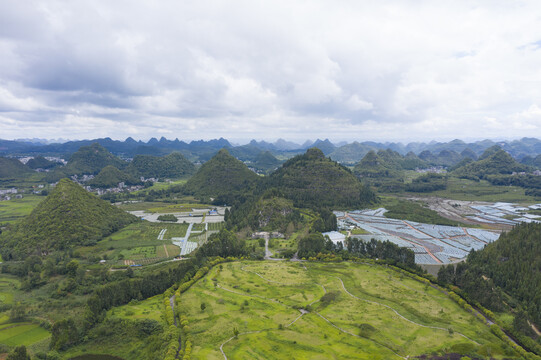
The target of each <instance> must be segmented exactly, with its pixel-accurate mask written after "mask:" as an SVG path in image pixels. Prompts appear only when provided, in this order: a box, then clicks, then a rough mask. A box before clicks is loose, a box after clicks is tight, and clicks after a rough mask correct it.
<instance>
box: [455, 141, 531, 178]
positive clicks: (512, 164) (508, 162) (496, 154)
mask: <svg viewBox="0 0 541 360" xmlns="http://www.w3.org/2000/svg"><path fill="white" fill-rule="evenodd" d="M528 170H530V168H529V167H528V166H526V165H523V164H520V163H518V162H517V161H515V159H513V158H512V157H511V155H509V154H508V153H506V152H505V151H504V150H502V149H500V148H498V147H497V146H495V147H491V148H489V149H487V150H486V151H485V153H484V154H483V155H481V156H480V157H479V160H477V161H474V162H470V163H468V164H466V165H464V166H462V167H460V168H458V169H456V170H455V171H454V174H455V175H456V176H459V177H467V178H475V177H477V178H481V179H483V178H485V177H486V176H487V175H499V174H511V173H513V172H521V171H528Z"/></svg>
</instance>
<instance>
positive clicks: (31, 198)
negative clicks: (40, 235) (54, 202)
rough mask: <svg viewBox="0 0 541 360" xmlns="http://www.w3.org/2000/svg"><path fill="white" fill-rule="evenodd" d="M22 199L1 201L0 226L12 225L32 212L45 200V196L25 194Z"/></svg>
mask: <svg viewBox="0 0 541 360" xmlns="http://www.w3.org/2000/svg"><path fill="white" fill-rule="evenodd" d="M23 195H24V197H23V198H22V199H15V196H13V198H14V199H12V200H9V201H0V224H2V223H12V222H14V221H17V220H19V219H21V218H23V217H25V216H27V215H28V214H30V213H31V212H32V210H33V209H34V208H35V207H36V206H37V205H38V204H39V203H40V202H41V201H42V200H43V199H45V196H39V195H26V194H23Z"/></svg>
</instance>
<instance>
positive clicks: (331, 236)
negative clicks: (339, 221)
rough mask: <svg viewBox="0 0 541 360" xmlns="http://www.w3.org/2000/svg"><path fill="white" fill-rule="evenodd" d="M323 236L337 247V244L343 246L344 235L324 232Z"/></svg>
mask: <svg viewBox="0 0 541 360" xmlns="http://www.w3.org/2000/svg"><path fill="white" fill-rule="evenodd" d="M323 236H328V237H329V239H331V241H332V242H333V243H334V244H335V245H337V244H338V243H339V242H341V243H342V245H345V242H346V235H344V234H342V233H339V232H338V231H329V232H325V233H323Z"/></svg>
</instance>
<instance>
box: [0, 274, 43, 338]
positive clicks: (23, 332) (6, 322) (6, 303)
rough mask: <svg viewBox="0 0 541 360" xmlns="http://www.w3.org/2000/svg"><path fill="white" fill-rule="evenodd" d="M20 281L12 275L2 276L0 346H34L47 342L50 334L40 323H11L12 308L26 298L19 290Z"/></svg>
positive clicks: (0, 283) (0, 285) (0, 278)
mask: <svg viewBox="0 0 541 360" xmlns="http://www.w3.org/2000/svg"><path fill="white" fill-rule="evenodd" d="M19 287H20V282H19V280H18V279H17V278H16V277H14V276H11V275H6V274H1V275H0V307H1V308H2V309H4V310H2V311H0V344H4V345H7V346H9V347H16V346H19V345H25V346H32V345H34V344H38V343H40V342H43V341H47V340H46V339H48V338H49V336H50V333H49V332H48V331H47V330H45V329H44V328H42V327H40V326H39V324H38V323H36V322H32V321H29V320H30V319H26V321H21V322H12V321H10V308H11V306H14V305H15V304H16V303H17V302H19V300H20V299H21V298H22V297H24V294H23V293H22V292H21V291H20V290H19Z"/></svg>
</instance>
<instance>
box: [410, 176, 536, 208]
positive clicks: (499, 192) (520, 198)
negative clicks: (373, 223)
mask: <svg viewBox="0 0 541 360" xmlns="http://www.w3.org/2000/svg"><path fill="white" fill-rule="evenodd" d="M417 195H419V194H417ZM420 195H423V196H438V197H443V198H447V199H455V200H469V201H491V202H498V201H502V202H513V203H531V204H533V203H535V202H539V199H537V200H536V199H535V198H534V197H533V196H528V195H525V193H524V189H523V188H520V187H517V186H495V185H491V184H490V183H489V182H488V181H486V180H481V181H478V182H477V181H473V180H467V179H458V178H455V177H450V178H449V180H448V182H447V189H445V190H440V191H434V192H430V193H423V194H420Z"/></svg>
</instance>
